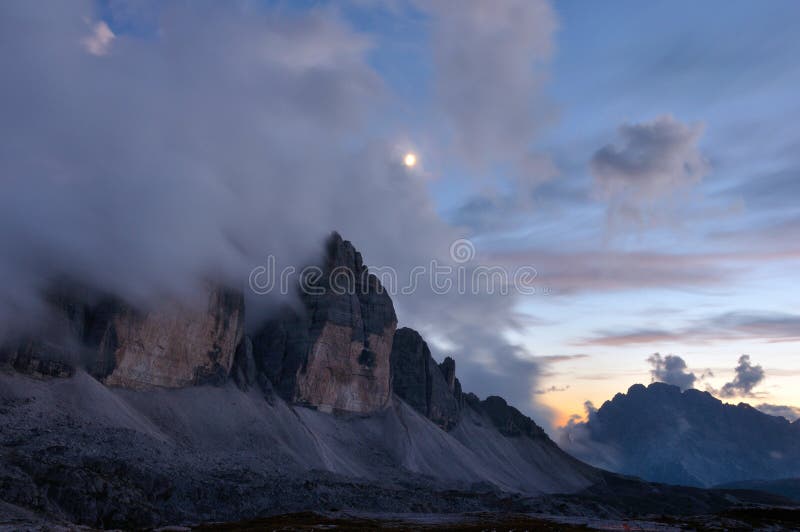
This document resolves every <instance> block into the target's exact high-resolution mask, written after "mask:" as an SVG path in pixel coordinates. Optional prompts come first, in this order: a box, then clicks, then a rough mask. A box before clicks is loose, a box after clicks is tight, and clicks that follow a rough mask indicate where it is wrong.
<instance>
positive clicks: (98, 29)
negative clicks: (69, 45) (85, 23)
mask: <svg viewBox="0 0 800 532" xmlns="http://www.w3.org/2000/svg"><path fill="white" fill-rule="evenodd" d="M114 38H115V35H114V32H113V31H111V28H109V27H108V24H106V23H105V22H103V21H102V20H101V21H99V22H96V23H95V24H94V25H93V26H92V33H91V34H90V35H88V36H86V37H84V38H83V39H81V44H82V45H83V47H84V49H85V50H86V51H87V52H89V53H90V54H92V55H97V56H102V55H108V53H109V51H110V50H111V42H112V41H113V40H114Z"/></svg>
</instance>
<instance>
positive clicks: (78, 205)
mask: <svg viewBox="0 0 800 532" xmlns="http://www.w3.org/2000/svg"><path fill="white" fill-rule="evenodd" d="M115 5H116V4H115ZM457 5H458V4H457ZM141 6H142V4H137V7H136V9H134V10H133V13H132V14H130V16H135V17H136V20H137V22H136V24H141V23H142V22H141V21H143V20H144V21H147V24H151V23H152V24H154V25H155V26H156V28H155V29H153V31H150V32H148V33H147V35H146V36H144V37H143V36H140V35H138V34H137V33H136V32H131V33H126V32H124V31H119V34H118V35H116V36H115V37H114V38H113V53H111V54H109V55H108V56H107V57H106V58H104V60H103V61H98V60H97V58H96V57H95V56H93V55H92V53H87V48H86V46H87V44H86V42H84V41H83V39H85V37H86V30H87V28H86V17H90V18H89V20H94V19H92V18H91V16H92V14H93V13H94V9H95V7H96V6H95V3H94V2H90V1H85V2H70V3H54V4H47V5H45V4H42V3H38V2H3V3H0V34H1V35H3V40H4V43H5V45H4V46H3V47H0V61H2V63H3V65H4V79H6V80H7V81H8V82H6V83H3V84H2V86H0V115H2V116H3V120H2V121H0V138H2V139H3V142H2V143H0V159H1V160H2V161H3V176H2V178H3V187H4V188H3V194H2V195H0V249H1V250H2V253H0V277H2V279H3V283H2V284H0V328H2V330H0V338H2V337H3V336H4V335H9V334H12V333H19V331H20V330H21V329H22V328H23V327H24V326H25V325H29V324H30V322H31V321H33V320H36V319H37V318H39V317H40V315H39V312H41V308H42V306H43V300H42V294H43V293H44V292H45V291H46V290H48V289H49V288H50V287H51V286H52V284H53V283H54V282H56V281H57V280H59V279H63V278H68V279H70V280H73V281H77V282H80V283H84V284H86V285H88V286H89V287H90V288H92V289H94V290H96V291H100V292H110V293H113V294H116V295H118V296H120V297H122V298H124V299H126V300H128V301H130V302H131V303H133V304H136V305H140V306H142V307H148V306H153V305H157V304H159V303H160V302H161V300H162V299H163V298H172V297H177V298H184V297H185V298H191V297H193V296H195V295H196V294H197V293H198V292H199V287H200V286H202V285H203V284H204V283H205V282H206V281H207V280H208V279H214V280H219V281H221V282H225V283H227V284H230V285H232V286H241V285H242V283H243V282H244V280H246V279H247V274H248V273H249V272H250V270H251V269H252V268H253V267H255V266H259V265H263V264H264V261H265V260H266V257H267V255H270V254H271V255H274V256H275V257H276V258H277V261H278V266H279V267H283V266H288V265H292V266H303V265H305V264H308V263H309V262H313V261H314V260H317V259H318V254H319V253H320V252H321V250H322V241H323V239H324V237H325V236H326V235H327V234H328V232H329V231H331V230H332V229H336V230H338V231H340V232H341V234H342V235H343V236H345V237H346V238H348V239H350V240H352V241H353V242H354V243H355V245H356V246H357V247H358V248H359V249H360V250H361V251H362V253H363V255H364V258H365V262H366V263H367V264H369V265H371V266H392V267H394V268H396V270H397V271H398V274H399V276H400V278H401V279H403V278H405V279H407V278H409V272H410V271H411V269H412V268H413V267H414V266H417V265H428V264H430V261H431V260H432V259H434V258H436V259H439V260H440V263H441V264H447V260H448V253H449V249H450V244H451V243H452V242H453V241H454V240H456V239H457V238H461V237H463V236H465V235H463V234H462V232H461V231H460V230H457V229H454V228H453V227H451V226H449V225H448V224H446V223H445V222H444V221H442V220H441V218H440V217H439V216H438V215H437V214H436V210H435V207H434V205H433V204H432V202H431V200H430V198H429V196H428V192H427V189H426V185H425V184H424V183H422V182H420V180H418V179H415V178H414V177H413V175H410V173H409V171H408V170H407V169H406V168H405V167H404V166H403V165H402V164H400V162H399V161H398V160H397V157H396V153H395V148H394V147H395V144H396V143H395V142H394V141H395V139H394V138H383V137H378V136H376V134H375V131H374V128H371V127H370V124H372V123H373V120H374V119H375V118H376V117H377V118H381V119H382V120H383V117H385V116H387V115H388V114H390V113H387V112H386V109H387V108H390V109H393V108H396V106H395V104H396V102H394V101H393V100H392V97H393V95H392V93H391V91H388V90H387V89H386V87H385V83H384V80H383V79H382V78H381V77H380V76H379V75H378V73H377V72H376V71H375V70H374V69H373V68H372V67H371V66H370V62H369V58H368V56H369V53H370V52H371V50H372V46H373V43H372V41H371V39H370V38H368V37H367V36H365V35H363V34H360V33H358V32H356V31H354V30H353V29H352V28H351V27H350V26H349V25H348V24H347V23H346V22H345V21H344V20H343V19H342V17H341V16H340V15H339V14H338V13H337V11H336V10H334V9H324V8H323V9H311V10H307V11H303V12H298V11H294V10H286V9H282V8H280V7H279V6H278V7H276V6H272V5H267V6H264V5H254V4H252V3H249V2H242V3H229V2H226V3H220V4H213V5H210V6H209V5H205V4H204V5H203V6H202V8H200V7H198V6H199V5H197V4H193V3H174V4H164V5H161V6H159V7H158V10H159V11H158V12H157V13H156V14H151V13H148V12H143V11H147V9H149V8H148V7H146V6H145V7H141ZM510 6H511V4H510ZM458 9H460V8H458ZM458 9H456V10H458ZM470 9H473V10H474V9H479V8H478V7H475V6H472V7H471V8H470ZM520 9H522V10H523V11H525V13H527V12H528V11H529V9H532V8H526V7H524V6H523V7H520ZM446 11H447V10H444V11H443V10H441V9H439V8H437V10H436V14H437V16H439V15H442V16H444V15H446ZM490 11H491V12H492V13H494V12H500V11H504V10H502V9H492V10H490ZM113 16H114V17H115V18H114V24H113V27H115V28H117V27H120V28H125V27H128V26H129V24H127V23H126V22H128V21H126V20H125V17H126V16H129V14H128V11H127V10H126V9H120V10H115V11H114V13H113ZM465 16H466V15H465ZM492 16H497V17H500V19H499V20H500V21H501V22H502V20H507V19H508V15H502V14H492ZM503 17H505V18H503ZM525 20H529V19H527V18H526V19H525ZM97 24H101V21H98V22H97V23H95V26H94V27H95V28H97V27H98V26H97ZM445 24H449V23H447V22H445ZM448 27H449V26H448ZM504 27H505V26H502V25H501V29H502V28H504ZM515 28H516V29H515V31H516V32H517V33H519V27H516V26H515ZM501 29H498V30H497V31H501ZM451 30H452V28H451ZM99 35H100V36H101V39H100V41H94V44H98V43H100V44H102V42H105V43H106V44H105V45H104V46H105V48H103V46H101V47H100V48H94V51H95V52H99V51H102V52H107V51H108V50H109V49H108V47H107V45H108V44H110V43H111V42H112V41H109V40H108V35H107V33H105V31H104V30H103V31H101V32H100V34H99ZM103 35H105V37H103ZM497 35H499V33H497ZM462 37H463V36H462V35H460V34H458V33H457V32H454V31H450V30H448V31H446V32H444V33H441V32H440V33H438V34H437V43H438V46H440V47H443V48H445V49H454V48H455V47H457V46H458V43H459V42H460V41H461V39H462ZM521 37H522V36H520V35H517V36H516V37H515V38H521ZM103 39H105V41H103ZM448 39H453V40H455V41H454V42H449V43H448ZM536 39H538V37H536ZM94 44H93V46H94ZM503 49H504V50H505V51H507V52H508V53H509V54H511V55H513V56H514V57H509V58H507V60H508V61H510V62H511V63H512V64H515V65H516V64H519V63H520V61H528V59H529V58H527V59H526V58H524V56H525V54H526V53H527V52H528V51H529V49H528V48H526V47H523V48H520V49H513V48H509V47H504V48H503ZM89 51H90V52H91V50H89ZM492 68H494V67H492ZM518 90H519V89H518ZM487 101H488V102H489V103H491V98H490V99H489V100H487ZM479 111H480V112H483V110H479ZM391 125H392V124H387V127H386V129H391ZM490 127H494V128H495V129H496V128H497V127H499V126H497V125H496V124H495V125H494V126H492V125H491V124H490ZM495 133H496V131H495ZM268 303H269V302H267V301H262V298H258V297H256V296H253V295H252V294H250V297H249V298H248V301H247V306H248V316H258V315H259V309H260V307H261V306H264V307H269V304H268ZM271 304H274V302H272V303H271ZM395 305H396V307H397V310H398V316H399V318H400V320H401V321H402V322H403V323H404V324H407V325H410V326H413V327H415V328H417V329H419V330H420V331H421V332H423V333H424V334H425V335H426V336H427V337H428V338H431V337H433V336H436V337H439V338H441V339H442V340H443V341H442V344H446V345H447V351H448V352H447V354H451V355H453V356H454V357H455V358H456V360H457V361H458V366H459V378H460V379H461V380H462V382H463V383H464V387H465V389H466V390H468V391H474V392H476V393H478V394H480V395H484V396H485V395H489V394H501V395H504V396H505V397H507V398H508V399H509V401H510V402H512V403H513V404H515V405H516V406H518V407H519V408H520V409H522V410H527V411H528V412H530V411H534V412H540V413H541V416H546V415H547V412H546V411H544V410H538V407H536V406H535V405H534V404H533V395H534V394H533V393H532V391H533V390H534V389H535V386H536V379H537V375H538V371H539V367H540V365H539V364H538V363H537V362H536V361H535V360H533V358H532V356H531V354H530V353H529V352H528V351H527V350H526V349H525V348H524V347H523V346H518V345H514V344H512V343H510V342H508V341H507V340H506V339H505V337H504V335H505V333H506V332H507V331H508V330H509V329H515V328H516V329H521V328H523V327H524V322H523V320H522V318H521V316H520V315H519V314H518V313H517V311H516V309H515V305H516V299H515V298H514V297H513V296H503V295H500V294H494V295H493V294H478V295H475V296H471V295H461V294H456V293H451V294H448V295H445V296H442V295H439V294H436V293H434V292H433V291H432V290H431V288H430V287H424V286H421V287H420V288H419V290H417V291H416V292H415V293H414V294H413V295H409V296H398V297H396V298H395ZM250 325H251V326H252V324H250Z"/></svg>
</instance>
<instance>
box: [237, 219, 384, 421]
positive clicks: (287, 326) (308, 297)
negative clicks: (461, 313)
mask: <svg viewBox="0 0 800 532" xmlns="http://www.w3.org/2000/svg"><path fill="white" fill-rule="evenodd" d="M307 284H308V286H306V288H305V289H304V290H301V294H300V296H299V297H300V302H301V304H302V305H301V306H302V308H301V309H300V310H299V311H295V310H292V309H287V310H285V311H284V312H283V313H282V314H281V315H280V316H278V317H277V318H275V319H273V320H271V321H270V322H269V323H267V324H266V325H265V326H264V327H262V328H261V329H260V330H259V331H258V332H257V333H256V334H255V335H254V337H253V360H254V362H255V367H256V370H257V371H258V372H260V373H261V374H263V375H264V376H265V377H266V378H267V379H268V380H269V381H270V382H271V383H272V385H273V386H274V388H275V389H276V391H277V392H278V393H279V394H280V395H281V396H282V397H283V398H284V399H286V400H288V401H291V402H295V403H300V404H304V405H308V406H313V407H316V408H318V409H320V410H323V411H334V410H341V411H348V412H362V413H366V412H374V411H376V410H379V409H381V408H383V407H385V406H386V405H387V404H388V402H389V400H390V397H391V392H392V389H391V372H390V363H389V358H390V353H391V350H392V340H393V338H394V332H395V328H396V327H397V316H396V315H395V312H394V306H393V304H392V300H391V298H390V297H389V295H388V294H386V293H385V291H384V290H383V287H382V286H381V284H380V282H379V281H378V279H377V278H376V277H375V276H374V275H372V274H370V273H369V272H368V270H367V268H366V267H365V266H364V264H363V260H362V258H361V254H360V253H358V252H357V251H356V250H355V248H354V247H353V245H352V244H351V243H350V242H349V241H346V240H342V238H341V236H339V235H338V234H336V233H334V234H333V235H331V237H330V238H329V240H328V243H327V246H326V256H325V261H324V265H323V268H322V275H321V276H320V278H319V279H317V280H315V282H313V283H307ZM245 360H246V359H245ZM237 371H238V367H237Z"/></svg>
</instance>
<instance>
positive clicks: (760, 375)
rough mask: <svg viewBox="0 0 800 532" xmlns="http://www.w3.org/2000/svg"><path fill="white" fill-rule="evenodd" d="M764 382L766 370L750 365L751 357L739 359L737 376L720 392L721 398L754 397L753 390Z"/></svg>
mask: <svg viewBox="0 0 800 532" xmlns="http://www.w3.org/2000/svg"><path fill="white" fill-rule="evenodd" d="M763 380H764V369H763V368H762V367H761V366H753V365H752V364H751V363H750V355H742V356H740V357H739V365H737V366H736V376H735V377H734V378H733V380H732V381H731V382H728V383H725V385H724V386H723V387H722V388H721V389H720V390H719V395H720V396H721V397H735V396H740V397H753V388H755V387H756V386H758V384H759V383H760V382H761V381H763Z"/></svg>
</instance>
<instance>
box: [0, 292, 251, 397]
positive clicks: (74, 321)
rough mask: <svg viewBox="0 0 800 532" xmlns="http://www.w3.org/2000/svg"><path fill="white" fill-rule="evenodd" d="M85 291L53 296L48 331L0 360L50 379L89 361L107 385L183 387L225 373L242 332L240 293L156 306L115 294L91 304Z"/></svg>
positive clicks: (222, 376) (214, 379)
mask: <svg viewBox="0 0 800 532" xmlns="http://www.w3.org/2000/svg"><path fill="white" fill-rule="evenodd" d="M83 296H84V294H75V293H72V294H70V295H69V296H66V295H58V296H53V297H51V301H50V303H51V305H52V308H53V312H52V316H51V318H50V321H49V323H48V324H47V326H46V329H47V331H46V333H43V334H42V336H41V337H39V338H34V339H27V340H24V341H22V342H20V343H18V344H16V345H12V346H8V347H6V348H5V349H2V350H0V362H3V361H4V362H5V363H6V364H7V365H10V366H12V367H13V368H14V369H16V370H18V371H21V372H23V373H29V374H33V375H37V376H51V377H63V376H69V375H72V373H73V372H74V368H75V367H77V366H85V367H86V370H87V371H88V372H89V373H90V374H92V375H93V376H95V377H96V378H98V379H99V380H101V381H102V382H104V383H105V384H107V385H109V386H120V387H126V388H145V387H149V386H163V387H168V388H178V387H183V386H189V385H194V384H202V383H206V382H222V381H224V380H225V379H226V378H227V376H228V374H229V372H230V369H231V365H232V363H233V357H234V353H235V352H236V348H237V346H238V345H239V343H240V342H241V340H242V335H243V327H244V299H243V297H242V295H241V294H238V293H232V292H230V291H228V290H225V289H223V288H221V287H211V288H209V290H208V300H207V303H206V304H205V305H204V306H203V307H202V308H184V307H179V306H169V307H165V308H162V309H159V310H158V311H155V312H140V311H138V310H136V309H134V308H133V307H130V306H129V305H126V304H124V303H122V302H120V301H118V300H111V299H106V300H104V301H101V302H99V303H94V304H89V303H86V302H85V301H87V300H88V298H84V297H83Z"/></svg>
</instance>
